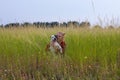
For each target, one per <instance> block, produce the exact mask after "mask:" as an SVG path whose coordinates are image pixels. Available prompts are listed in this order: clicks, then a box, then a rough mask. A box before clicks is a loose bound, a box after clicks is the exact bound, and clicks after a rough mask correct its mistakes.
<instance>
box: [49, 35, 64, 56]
mask: <svg viewBox="0 0 120 80" xmlns="http://www.w3.org/2000/svg"><path fill="white" fill-rule="evenodd" d="M57 40H58V38H57V35H51V40H50V47H49V50H50V51H51V52H52V53H55V54H58V53H61V54H62V53H63V50H62V47H61V46H60V44H59V43H58V42H57Z"/></svg>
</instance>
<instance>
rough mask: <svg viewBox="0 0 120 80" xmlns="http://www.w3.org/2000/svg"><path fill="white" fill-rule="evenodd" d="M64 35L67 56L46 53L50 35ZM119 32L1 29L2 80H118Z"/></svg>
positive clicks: (65, 29)
mask: <svg viewBox="0 0 120 80" xmlns="http://www.w3.org/2000/svg"><path fill="white" fill-rule="evenodd" d="M59 31H62V32H65V33H66V35H65V41H66V43H67V47H66V53H65V57H64V58H61V57H60V56H53V55H51V54H50V53H49V52H47V53H46V52H45V46H46V44H47V43H48V42H49V40H50V39H49V38H50V35H51V34H55V33H57V32H59ZM118 50H120V29H85V28H71V27H69V28H48V29H43V28H10V29H9V28H8V29H2V28H1V29H0V79H2V80H32V79H35V80H59V79H60V80H117V79H120V77H119V75H120V69H119V68H118V66H117V64H118V63H117V54H118Z"/></svg>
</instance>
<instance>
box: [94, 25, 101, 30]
mask: <svg viewBox="0 0 120 80" xmlns="http://www.w3.org/2000/svg"><path fill="white" fill-rule="evenodd" d="M93 28H99V29H100V28H102V27H101V26H100V25H95V26H93Z"/></svg>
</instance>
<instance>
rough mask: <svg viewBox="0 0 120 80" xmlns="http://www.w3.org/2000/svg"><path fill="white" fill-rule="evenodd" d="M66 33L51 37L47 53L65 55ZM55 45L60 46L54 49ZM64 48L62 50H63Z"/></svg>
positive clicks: (46, 49)
mask: <svg viewBox="0 0 120 80" xmlns="http://www.w3.org/2000/svg"><path fill="white" fill-rule="evenodd" d="M64 36H65V33H63V32H58V33H56V34H55V35H51V37H50V38H51V40H50V42H49V43H48V44H47V45H46V48H45V51H46V52H48V51H51V52H53V53H60V54H61V55H62V56H64V55H65V49H66V42H65V41H64ZM53 43H54V45H58V47H57V48H54V46H53ZM61 48H62V49H61Z"/></svg>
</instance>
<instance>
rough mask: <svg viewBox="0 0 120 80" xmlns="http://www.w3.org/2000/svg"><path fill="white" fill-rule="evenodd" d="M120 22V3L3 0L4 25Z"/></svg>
mask: <svg viewBox="0 0 120 80" xmlns="http://www.w3.org/2000/svg"><path fill="white" fill-rule="evenodd" d="M98 17H99V18H101V19H109V20H110V19H113V18H115V19H117V20H118V19H119V17H120V0H0V24H7V23H11V22H34V21H48V22H51V21H59V22H63V21H69V20H76V21H80V22H81V21H86V20H88V21H90V22H91V23H96V22H98V21H99V19H98Z"/></svg>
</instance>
